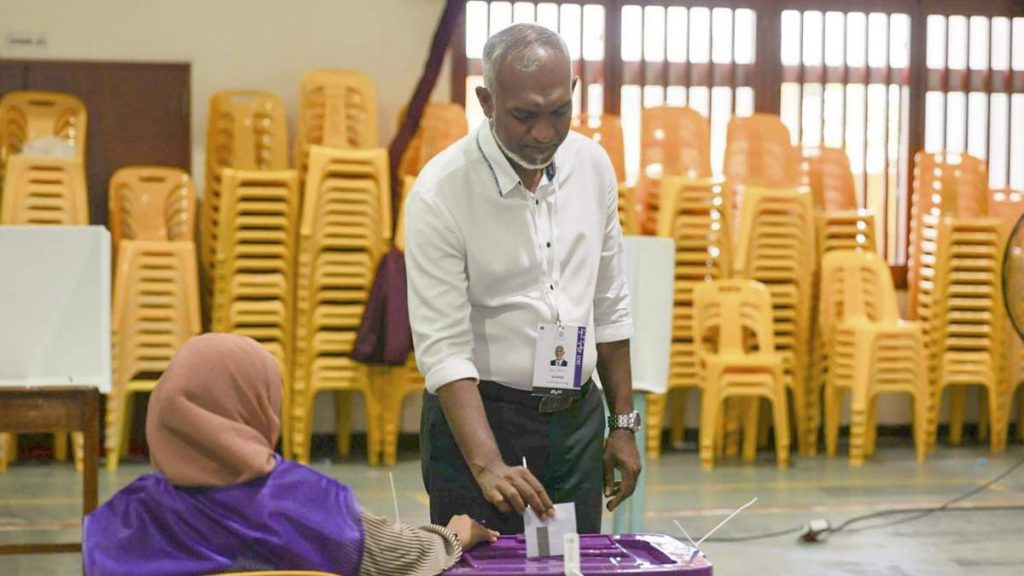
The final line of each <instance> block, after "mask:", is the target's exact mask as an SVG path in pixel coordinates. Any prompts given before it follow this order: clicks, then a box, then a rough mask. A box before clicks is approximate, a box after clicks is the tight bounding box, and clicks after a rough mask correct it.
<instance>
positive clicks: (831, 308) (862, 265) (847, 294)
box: [819, 250, 929, 466]
mask: <svg viewBox="0 0 1024 576" xmlns="http://www.w3.org/2000/svg"><path fill="white" fill-rule="evenodd" d="M819 317H820V318H821V327H822V341H823V342H824V347H825V349H826V350H827V353H826V355H825V356H826V358H827V362H828V379H827V382H826V385H825V447H826V452H827V454H828V455H829V456H835V454H836V449H837V445H838V439H839V418H840V410H841V408H842V395H843V393H844V391H850V394H851V402H850V405H851V409H850V464H852V465H854V466H860V465H862V464H863V463H864V458H865V457H866V456H869V455H871V454H872V453H873V452H874V448H875V438H876V425H875V424H876V423H875V407H876V400H877V396H878V395H879V394H883V393H903V394H909V395H910V396H911V397H912V399H913V407H914V409H913V423H914V447H915V449H916V451H917V459H918V461H919V462H923V461H924V457H925V451H926V448H925V427H926V421H927V418H928V417H927V414H928V404H929V386H928V369H927V364H928V361H927V352H926V349H925V341H924V334H923V332H922V330H921V326H920V324H918V323H916V322H904V321H903V320H901V319H900V316H899V311H898V310H897V305H896V291H895V289H894V288H893V283H892V276H891V274H890V272H889V266H888V265H887V264H886V262H885V261H884V260H883V259H882V258H880V257H879V256H878V255H877V254H875V253H874V252H870V251H866V250H836V251H833V252H830V253H828V254H827V255H826V256H825V258H824V261H823V263H822V284H821V308H820V314H819Z"/></svg>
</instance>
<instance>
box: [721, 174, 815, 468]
mask: <svg viewBox="0 0 1024 576" xmlns="http://www.w3.org/2000/svg"><path fill="white" fill-rule="evenodd" d="M814 236H815V233H814V214H813V209H812V207H811V199H810V194H809V193H806V192H797V191H796V190H792V189H788V190H786V189H768V188H759V187H756V186H749V187H747V188H746V189H745V191H744V193H743V209H742V215H741V218H740V230H739V238H740V239H739V242H738V244H737V245H736V249H735V252H734V254H735V261H734V266H733V271H734V275H735V276H736V277H737V278H749V279H752V280H757V281H759V282H762V283H763V284H764V285H765V286H767V288H768V290H769V291H770V292H771V295H772V299H771V300H772V308H773V313H774V326H775V347H776V349H777V350H778V351H779V353H780V355H781V356H782V358H783V363H784V367H785V370H786V377H787V385H788V386H789V388H790V390H791V391H792V394H793V402H794V417H795V419H796V422H795V426H796V430H797V432H798V435H797V443H798V445H799V447H800V452H801V453H802V454H813V453H814V450H815V439H816V432H815V431H816V430H817V428H818V426H819V422H820V402H819V401H818V398H817V397H816V396H815V395H814V394H811V393H810V391H809V390H808V388H809V386H808V384H809V383H808V379H807V373H808V361H809V359H810V350H809V344H810V341H811V338H810V335H811V332H810V319H811V312H812V310H813V308H812V302H813V298H812V294H813V291H814V286H813V281H814V270H815V256H816V252H815V246H814V244H815V242H814V240H815V238H814Z"/></svg>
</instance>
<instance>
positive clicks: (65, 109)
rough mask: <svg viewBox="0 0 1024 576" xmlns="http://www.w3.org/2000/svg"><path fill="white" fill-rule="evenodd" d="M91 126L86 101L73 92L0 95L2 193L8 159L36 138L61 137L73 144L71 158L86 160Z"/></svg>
mask: <svg viewBox="0 0 1024 576" xmlns="http://www.w3.org/2000/svg"><path fill="white" fill-rule="evenodd" d="M87 126H88V114H87V113H86V110H85V104H83V103H82V101H81V100H79V99H78V98H76V97H74V96H72V95H70V94H62V93H59V92H36V91H16V92H8V93H7V94H5V95H4V97H3V98H0V194H2V191H3V188H2V186H3V185H4V180H5V178H4V174H5V164H6V163H7V159H8V158H10V157H11V156H14V155H16V154H19V153H21V151H22V150H23V148H24V147H25V145H26V144H28V143H30V142H32V141H33V140H37V139H39V138H45V137H56V138H59V139H60V140H62V141H64V142H66V143H67V144H69V145H70V146H71V147H72V148H73V150H74V153H73V154H72V156H71V158H74V159H76V160H78V161H79V162H80V163H83V164H84V162H85V142H86V136H87V133H86V130H87ZM83 169H84V168H83Z"/></svg>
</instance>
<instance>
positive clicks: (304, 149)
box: [295, 70, 380, 177]
mask: <svg viewBox="0 0 1024 576" xmlns="http://www.w3.org/2000/svg"><path fill="white" fill-rule="evenodd" d="M377 114H378V111H377V88H376V87H375V86H374V84H373V80H372V79H370V77H369V76H367V75H366V74H363V73H362V72H356V71H352V70H310V71H308V72H306V73H305V74H304V75H303V76H302V81H301V84H300V87H299V120H298V131H297V132H296V134H295V164H296V167H297V168H298V169H299V174H300V175H301V176H302V177H304V175H305V174H306V172H307V171H308V166H307V162H308V157H309V152H310V147H311V146H315V145H316V146H326V147H328V148H376V147H378V146H380V143H379V141H378V136H377Z"/></svg>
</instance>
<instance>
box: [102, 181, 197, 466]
mask: <svg viewBox="0 0 1024 576" xmlns="http://www.w3.org/2000/svg"><path fill="white" fill-rule="evenodd" d="M108 200H109V209H110V216H109V221H110V225H111V230H112V234H111V237H112V239H113V241H114V247H115V249H116V250H115V254H116V266H115V272H114V301H113V319H112V322H111V326H112V335H111V336H112V338H111V341H112V344H113V362H112V365H113V371H114V378H113V385H112V387H111V393H110V395H109V396H108V397H107V404H106V414H107V417H106V435H105V447H106V454H107V468H108V469H110V470H116V469H117V467H118V464H119V462H120V459H121V457H122V456H124V455H126V454H127V452H128V446H129V434H128V432H129V428H130V422H131V414H132V404H133V398H134V396H135V395H136V394H138V393H144V392H151V391H152V390H153V388H154V387H155V386H156V383H157V381H158V380H159V378H160V375H161V374H162V373H163V371H164V370H165V369H166V368H167V365H168V364H169V363H170V361H171V358H172V357H173V356H174V354H175V353H176V352H177V351H178V349H179V348H180V347H181V346H182V345H183V344H184V343H185V342H186V341H187V340H188V339H189V338H191V337H192V336H195V335H196V334H199V333H200V332H201V331H202V330H201V328H202V327H201V323H200V304H199V279H198V272H197V269H196V246H195V243H194V242H193V238H194V235H195V219H196V192H195V188H194V186H193V185H192V181H191V179H190V178H189V177H188V174H186V173H185V172H184V171H182V170H179V169H177V168H168V167H160V166H133V167H127V168H122V169H121V170H118V171H117V172H115V173H114V176H113V177H112V178H111V180H110V193H109V197H108Z"/></svg>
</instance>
